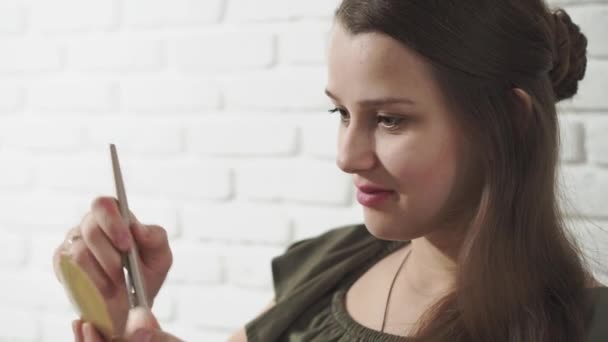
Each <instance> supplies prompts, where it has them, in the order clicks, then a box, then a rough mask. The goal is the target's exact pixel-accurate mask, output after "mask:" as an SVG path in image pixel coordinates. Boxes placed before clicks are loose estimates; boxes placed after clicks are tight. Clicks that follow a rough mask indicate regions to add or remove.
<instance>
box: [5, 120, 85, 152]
mask: <svg viewBox="0 0 608 342" xmlns="http://www.w3.org/2000/svg"><path fill="white" fill-rule="evenodd" d="M49 127H52V128H53V129H49ZM0 132H2V135H3V136H4V137H3V141H4V144H5V145H6V146H9V147H12V148H14V149H18V150H30V151H44V152H53V151H55V152H57V151H74V150H76V149H78V147H79V145H80V144H81V143H82V133H83V130H82V127H81V126H80V124H79V123H78V122H74V120H72V119H69V118H59V117H55V118H50V117H15V118H12V119H11V120H10V121H9V120H7V121H5V126H4V127H1V128H0Z"/></svg>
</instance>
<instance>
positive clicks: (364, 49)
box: [328, 23, 438, 103]
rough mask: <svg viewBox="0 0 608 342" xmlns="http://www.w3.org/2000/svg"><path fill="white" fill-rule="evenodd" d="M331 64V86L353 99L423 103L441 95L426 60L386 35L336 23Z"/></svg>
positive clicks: (329, 80) (333, 33) (329, 87)
mask: <svg viewBox="0 0 608 342" xmlns="http://www.w3.org/2000/svg"><path fill="white" fill-rule="evenodd" d="M328 67H329V69H328V73H329V74H328V89H329V90H330V91H332V92H333V91H335V92H337V93H338V95H341V94H343V96H349V97H351V96H352V98H353V99H355V98H356V99H359V98H363V97H370V96H389V95H390V96H406V97H408V98H412V99H413V100H414V101H417V102H423V103H424V102H428V101H432V100H431V99H433V98H434V97H435V96H437V95H438V92H437V89H436V87H435V85H434V82H433V80H432V78H431V73H430V69H429V66H428V64H427V62H426V61H425V60H424V59H423V58H422V57H421V56H420V55H418V54H417V53H416V52H414V51H413V50H411V49H410V48H408V47H407V46H405V45H404V44H402V43H401V42H399V41H397V40H395V39H393V38H391V37H390V36H388V35H386V34H382V33H377V32H371V33H361V34H356V35H353V34H351V33H349V32H347V31H346V30H345V29H344V28H343V26H342V25H341V24H339V23H336V25H335V26H334V28H333V30H332V33H331V38H330V42H329V47H328Z"/></svg>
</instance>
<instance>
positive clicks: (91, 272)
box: [53, 197, 173, 335]
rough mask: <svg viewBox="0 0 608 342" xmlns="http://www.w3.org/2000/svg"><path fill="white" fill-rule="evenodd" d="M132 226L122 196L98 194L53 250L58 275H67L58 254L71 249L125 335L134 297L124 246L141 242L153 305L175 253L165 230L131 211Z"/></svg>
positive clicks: (142, 262) (142, 263)
mask: <svg viewBox="0 0 608 342" xmlns="http://www.w3.org/2000/svg"><path fill="white" fill-rule="evenodd" d="M130 222H131V229H128V228H127V227H126V225H125V224H124V222H123V220H122V218H121V216H120V211H119V209H118V202H117V201H116V199H115V198H111V197H98V198H96V199H95V200H94V201H93V203H92V205H91V211H90V212H89V213H87V214H86V215H85V216H84V218H83V219H82V222H81V223H80V225H79V226H77V227H75V228H72V229H71V230H69V231H68V233H67V235H66V239H65V240H64V242H63V243H62V244H61V245H59V246H58V247H57V249H56V250H55V253H54V255H53V266H54V269H55V275H56V276H57V278H58V279H59V281H62V279H61V273H60V271H59V258H60V256H61V255H62V254H67V255H70V257H71V258H72V261H74V262H75V263H76V264H78V265H79V266H80V267H81V268H82V269H83V270H85V272H86V273H87V275H88V276H89V277H90V278H91V279H92V281H93V282H94V283H95V285H96V286H97V288H98V289H99V291H100V293H101V295H102V296H103V297H104V300H105V302H106V304H107V306H108V310H109V313H110V316H111V317H112V321H113V324H114V329H115V333H116V334H119V335H122V333H123V332H124V328H125V322H126V321H127V315H128V312H129V302H128V298H127V290H126V285H125V279H124V275H123V271H122V259H121V254H120V252H125V251H127V250H129V248H131V246H132V245H133V243H134V242H135V243H137V248H138V251H139V258H140V259H139V264H140V269H141V272H142V277H143V279H144V283H145V284H144V286H145V288H146V292H147V296H148V301H149V304H150V307H152V303H153V301H154V298H155V297H156V294H157V293H158V291H159V289H160V287H161V286H162V283H163V282H164V280H165V278H166V276H167V273H168V271H169V268H170V267H171V264H172V261H173V257H172V253H171V249H170V247H169V242H168V239H167V233H166V231H165V230H164V229H163V228H162V227H159V226H154V225H143V224H141V223H140V222H139V221H138V220H137V218H136V217H135V216H134V215H133V214H132V213H131V215H130Z"/></svg>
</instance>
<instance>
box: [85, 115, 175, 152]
mask: <svg viewBox="0 0 608 342" xmlns="http://www.w3.org/2000/svg"><path fill="white" fill-rule="evenodd" d="M84 131H85V132H86V134H85V139H84V141H85V143H84V145H85V146H86V147H87V148H90V149H92V150H95V151H96V152H97V153H99V154H102V153H106V154H109V144H110V143H113V144H116V148H117V150H118V152H119V156H123V155H125V156H129V157H135V156H137V157H139V156H148V157H149V156H168V155H175V154H178V153H180V152H182V150H183V146H182V145H183V143H182V136H183V129H182V127H181V124H180V123H179V122H175V120H172V119H171V118H160V119H156V118H154V119H148V120H145V121H144V120H142V119H141V117H124V116H117V117H105V118H95V119H90V120H88V121H87V124H86V127H85V128H84Z"/></svg>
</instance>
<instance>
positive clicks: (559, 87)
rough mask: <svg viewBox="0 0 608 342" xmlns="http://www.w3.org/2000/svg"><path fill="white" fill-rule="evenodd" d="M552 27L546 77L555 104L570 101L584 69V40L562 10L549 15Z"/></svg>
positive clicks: (585, 47)
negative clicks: (549, 65) (549, 57)
mask: <svg viewBox="0 0 608 342" xmlns="http://www.w3.org/2000/svg"><path fill="white" fill-rule="evenodd" d="M550 21H551V23H552V26H553V37H554V40H553V67H552V69H551V71H549V77H550V78H551V83H552V84H553V92H554V93H555V98H556V102H558V101H561V100H563V99H567V98H571V97H572V96H574V95H575V94H576V92H577V91H578V82H579V81H580V80H582V79H583V77H584V76H585V70H586V68H587V38H586V37H585V35H584V34H583V33H582V32H581V31H580V28H579V27H578V25H576V24H575V23H573V22H572V19H570V16H569V15H568V13H566V11H564V10H563V9H558V10H557V11H555V12H553V13H552V15H551V20H550Z"/></svg>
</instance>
